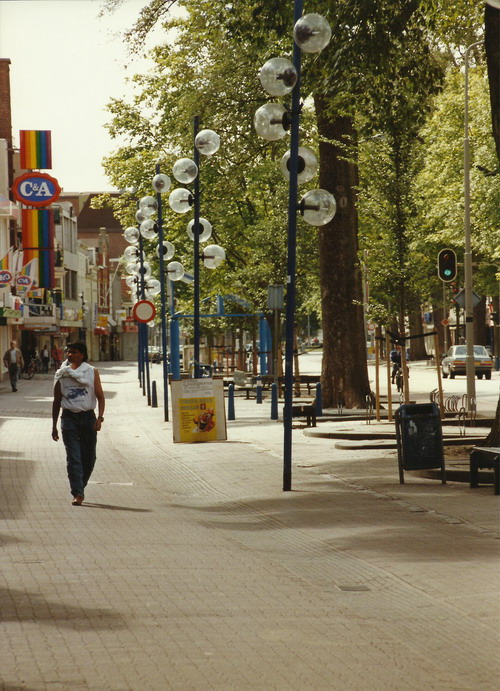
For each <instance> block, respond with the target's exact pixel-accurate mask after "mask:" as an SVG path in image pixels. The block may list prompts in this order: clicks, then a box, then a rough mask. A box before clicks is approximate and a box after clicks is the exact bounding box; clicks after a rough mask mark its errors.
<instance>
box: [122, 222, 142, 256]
mask: <svg viewBox="0 0 500 691" xmlns="http://www.w3.org/2000/svg"><path fill="white" fill-rule="evenodd" d="M134 230H135V228H134ZM123 256H124V257H125V258H126V259H129V260H133V259H135V258H136V257H138V256H139V249H138V248H137V247H134V246H133V245H129V246H128V247H125V249H124V251H123Z"/></svg>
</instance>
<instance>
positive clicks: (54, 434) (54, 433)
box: [52, 427, 59, 441]
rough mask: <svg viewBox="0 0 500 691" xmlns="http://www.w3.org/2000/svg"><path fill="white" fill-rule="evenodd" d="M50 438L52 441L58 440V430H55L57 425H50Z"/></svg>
mask: <svg viewBox="0 0 500 691" xmlns="http://www.w3.org/2000/svg"><path fill="white" fill-rule="evenodd" d="M52 439H53V440H54V441H59V432H58V431H57V427H52Z"/></svg>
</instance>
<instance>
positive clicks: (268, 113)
mask: <svg viewBox="0 0 500 691" xmlns="http://www.w3.org/2000/svg"><path fill="white" fill-rule="evenodd" d="M253 124H254V127H255V131H256V132H257V134H258V135H259V137H262V138H263V139H267V140H268V141H270V142H274V141H277V140H278V139H283V137H284V136H285V134H286V131H287V129H288V128H289V126H290V121H289V117H288V113H287V111H286V110H285V108H284V107H283V106H281V105H280V104H279V103H266V104H265V105H263V106H261V107H260V108H258V110H256V111H255V115H254V116H253Z"/></svg>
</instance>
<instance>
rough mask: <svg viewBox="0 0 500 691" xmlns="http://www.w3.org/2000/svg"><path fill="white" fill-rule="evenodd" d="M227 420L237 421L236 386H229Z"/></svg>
mask: <svg viewBox="0 0 500 691" xmlns="http://www.w3.org/2000/svg"><path fill="white" fill-rule="evenodd" d="M227 419H228V420H236V416H235V414H234V384H229V386H228V389H227Z"/></svg>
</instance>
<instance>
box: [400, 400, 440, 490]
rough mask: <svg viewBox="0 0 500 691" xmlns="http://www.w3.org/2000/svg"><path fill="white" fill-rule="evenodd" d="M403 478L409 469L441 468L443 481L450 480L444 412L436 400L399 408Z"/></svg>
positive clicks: (401, 480)
mask: <svg viewBox="0 0 500 691" xmlns="http://www.w3.org/2000/svg"><path fill="white" fill-rule="evenodd" d="M395 420H396V439H397V443H398V464H399V481H400V483H401V484H402V483H404V471H405V470H426V469H429V468H441V482H442V483H443V484H445V483H446V472H445V468H444V452H443V432H442V428H441V412H440V410H439V406H438V405H437V404H436V403H419V404H413V405H409V404H408V405H402V406H400V407H399V408H398V410H396V415H395Z"/></svg>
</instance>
